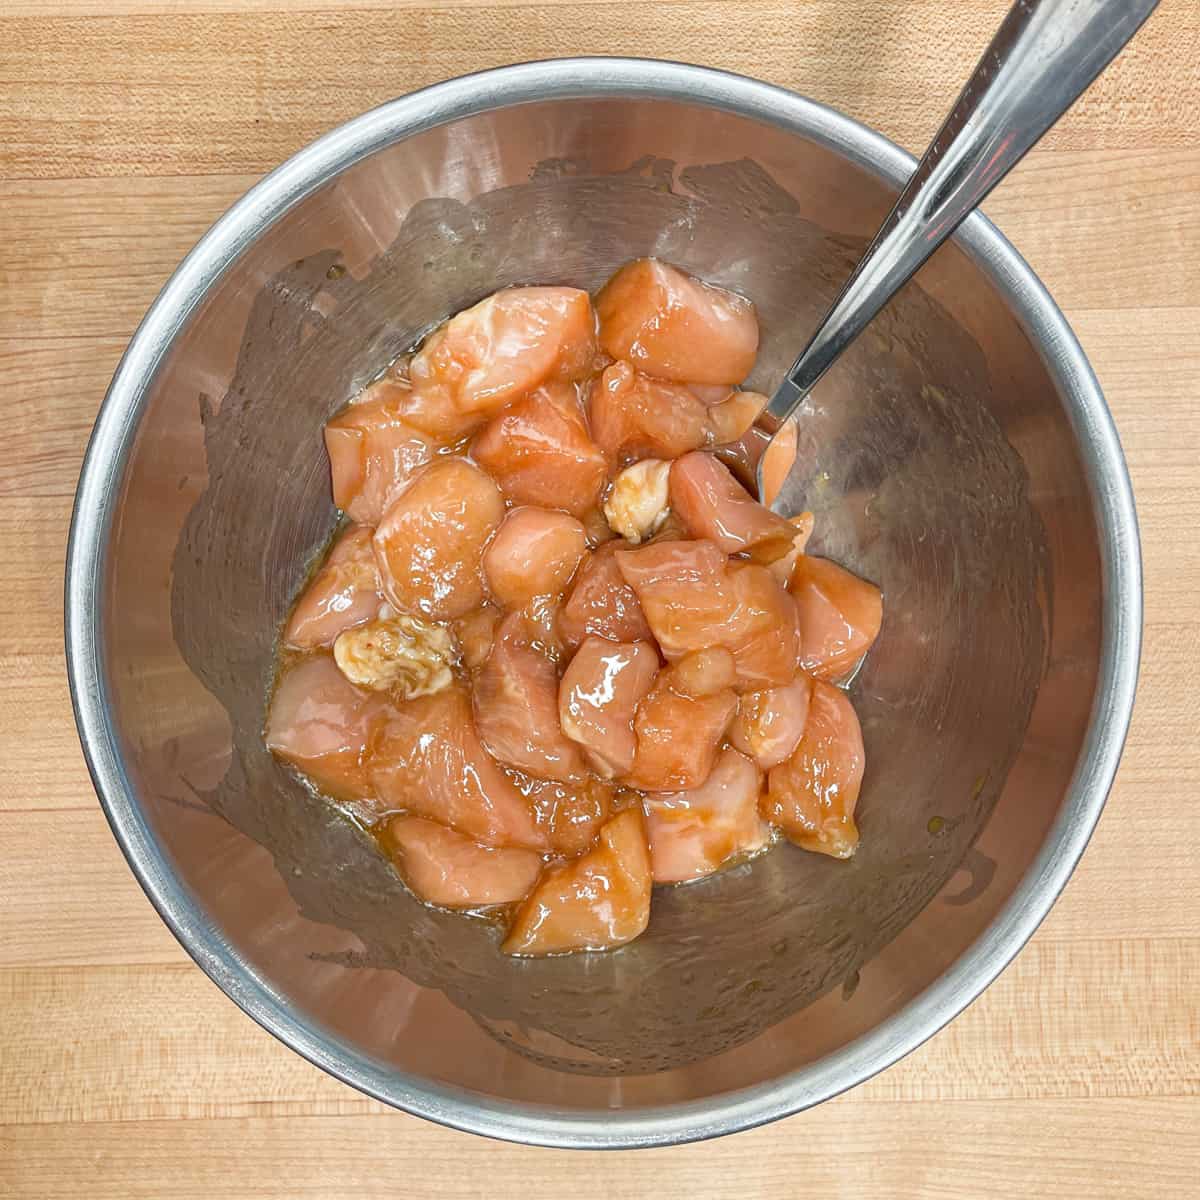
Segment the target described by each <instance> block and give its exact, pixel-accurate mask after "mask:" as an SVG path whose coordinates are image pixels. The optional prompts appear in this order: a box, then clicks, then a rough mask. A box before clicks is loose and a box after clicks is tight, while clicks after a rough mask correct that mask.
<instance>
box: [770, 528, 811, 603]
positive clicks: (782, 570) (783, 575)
mask: <svg viewBox="0 0 1200 1200" xmlns="http://www.w3.org/2000/svg"><path fill="white" fill-rule="evenodd" d="M788 524H789V525H791V527H792V529H793V530H794V531H795V532H794V533H793V535H792V548H791V549H790V550H789V551H788V552H787V553H786V554H785V555H784V556H783V557H782V558H777V559H776V560H775V561H774V562H773V563H769V564H768V567H767V569H768V570H769V571H770V572H771V574H772V575H773V576H774V577H775V579H776V580H777V581H778V582H779V583H781V584H783V586H784V587H787V586H788V585H789V584H790V583H791V581H792V575H793V574H794V573H795V570H796V563H797V562H798V561H799V560H800V556H801V555H802V554H803V553H804V551H805V550H806V549H807V548H808V539H809V538H811V537H812V531H813V525H814V519H813V515H812V513H810V512H802V513H801V514H800V515H799V516H796V517H789V518H788Z"/></svg>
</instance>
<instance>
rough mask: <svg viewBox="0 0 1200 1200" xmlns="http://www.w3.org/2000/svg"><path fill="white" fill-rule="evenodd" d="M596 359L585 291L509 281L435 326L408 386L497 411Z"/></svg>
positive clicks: (582, 371)
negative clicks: (512, 284) (513, 285)
mask: <svg viewBox="0 0 1200 1200" xmlns="http://www.w3.org/2000/svg"><path fill="white" fill-rule="evenodd" d="M595 358H596V317H595V313H594V312H593V311H592V302H591V299H590V298H589V297H588V294H587V293H586V292H581V291H578V290H577V289H575V288H565V287H522V288H506V289H504V290H503V291H499V292H496V293H495V294H494V295H492V296H489V297H488V298H487V299H486V300H482V301H480V302H479V303H478V304H476V305H475V306H474V307H473V308H468V309H466V310H464V311H463V312H460V313H459V314H458V315H457V316H456V317H452V318H451V319H450V320H449V321H447V322H446V324H445V325H443V326H441V327H440V328H439V329H437V330H435V331H434V332H433V333H432V334H431V335H430V336H429V337H428V338H427V339H426V342H425V345H424V346H422V347H421V349H420V350H419V351H418V352H417V354H416V355H414V357H413V360H412V364H411V366H410V368H409V373H410V376H411V378H412V385H413V390H414V392H415V393H417V395H418V396H420V395H421V394H422V393H424V392H427V391H440V392H443V393H445V394H447V395H448V396H449V397H450V399H451V401H452V402H453V404H454V405H455V406H456V407H457V408H458V409H459V411H461V412H464V413H481V414H484V413H494V412H497V411H498V410H499V409H501V408H503V407H504V406H505V405H506V404H508V403H509V402H510V401H512V400H516V399H518V398H519V397H521V396H523V395H525V394H526V393H528V392H531V391H533V389H534V388H536V387H539V386H541V385H542V384H543V383H546V382H547V381H550V380H557V381H563V380H572V379H580V378H582V377H583V376H584V375H586V374H587V373H588V372H589V371H590V370H591V368H592V364H593V362H594V361H595Z"/></svg>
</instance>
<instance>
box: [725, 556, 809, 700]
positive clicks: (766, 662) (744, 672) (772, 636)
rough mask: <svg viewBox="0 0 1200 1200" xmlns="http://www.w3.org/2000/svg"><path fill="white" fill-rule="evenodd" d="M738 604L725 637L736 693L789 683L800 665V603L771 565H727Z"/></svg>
mask: <svg viewBox="0 0 1200 1200" xmlns="http://www.w3.org/2000/svg"><path fill="white" fill-rule="evenodd" d="M729 578H730V580H731V582H732V586H733V593H734V597H735V604H734V609H733V614H734V615H733V616H732V617H731V618H730V621H731V624H730V630H729V632H728V634H727V635H726V636H725V638H724V639H723V641H724V644H725V646H726V647H727V648H728V649H729V651H730V652H731V653H732V654H733V661H734V663H735V664H736V666H737V678H738V683H737V686H738V690H739V691H761V690H763V689H764V688H772V687H781V686H782V685H783V684H785V683H791V681H792V679H793V678H794V677H795V674H796V670H797V668H798V665H799V657H800V640H799V637H798V636H797V617H796V602H795V601H794V600H793V599H792V597H791V596H789V595H788V593H787V591H786V589H784V588H783V587H782V586H781V585H780V583H779V581H778V580H777V579H776V578H775V577H774V576H773V575H772V574H771V572H770V570H769V569H768V568H767V567H760V566H758V565H757V564H755V563H739V562H734V563H730V564H729Z"/></svg>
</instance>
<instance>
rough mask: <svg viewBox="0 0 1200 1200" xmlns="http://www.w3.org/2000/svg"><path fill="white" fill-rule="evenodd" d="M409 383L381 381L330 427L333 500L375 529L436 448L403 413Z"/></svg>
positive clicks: (327, 438)
mask: <svg viewBox="0 0 1200 1200" xmlns="http://www.w3.org/2000/svg"><path fill="white" fill-rule="evenodd" d="M408 399H409V389H408V388H407V387H406V386H404V385H403V384H399V383H394V382H389V381H387V380H381V381H380V382H379V383H376V384H373V385H372V386H371V387H369V388H368V389H367V390H366V392H365V393H364V394H363V397H362V399H361V400H358V401H356V402H355V403H354V404H351V405H350V407H349V408H346V409H343V410H342V412H340V413H338V415H337V416H336V417H334V418H333V419H332V420H331V421H329V422H328V423H327V424H326V426H325V449H326V450H327V451H328V453H329V467H330V473H331V475H332V477H333V502H334V504H336V505H337V506H338V508H340V509H342V511H343V512H345V513H346V515H347V516H349V517H350V519H351V520H353V521H360V522H363V523H364V524H367V525H374V524H376V523H377V522H378V521H379V518H380V517H382V516H383V512H384V509H386V508H387V506H388V503H389V502H390V501H391V499H392V497H393V496H395V495H396V493H397V492H398V491H399V489H400V488H401V487H402V486H403V485H404V484H405V483H406V482H407V481H408V479H409V477H410V476H411V475H412V474H413V472H414V471H416V470H418V469H419V468H421V467H423V466H424V465H425V464H426V463H427V462H429V461H431V460H432V458H433V456H434V454H435V453H436V449H437V447H436V444H435V442H434V440H433V439H432V438H431V437H429V436H428V435H427V434H424V433H422V432H421V431H420V430H419V429H416V428H415V427H414V426H413V425H412V424H410V423H409V422H408V421H407V420H405V418H404V416H403V415H402V413H403V410H404V405H405V403H406V402H407V400H408Z"/></svg>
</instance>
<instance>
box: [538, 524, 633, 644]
mask: <svg viewBox="0 0 1200 1200" xmlns="http://www.w3.org/2000/svg"><path fill="white" fill-rule="evenodd" d="M620 544H621V543H616V542H610V543H608V544H606V545H604V546H601V547H600V548H599V549H598V550H597V551H596V552H595V553H594V554H593V555H592V556H591V558H589V559H587V560H586V561H585V562H584V564H583V566H582V567H580V569H579V574H578V575H577V576H576V577H575V583H574V586H573V587H572V588H571V594H570V595H569V596H568V597H567V601H566V603H565V604H564V605H563V607H562V610H561V612H560V613H559V616H558V632H559V635H560V636H561V637H562V639H563V641H564V642H565V643H566V645H567V647H568V648H570V649H573V648H575V647H577V646H578V645H579V644H580V643H581V642H582V641H583V639H584V638H585V637H587V636H588V635H589V634H594V635H595V636H596V637H602V638H607V639H608V640H609V641H610V642H644V641H648V640H649V639H650V626H649V625H648V624H647V623H646V617H645V614H644V613H643V612H642V606H641V604H639V603H638V598H637V594H636V593H635V592H634V590H633V588H631V587H630V586H629V584H628V583H626V582H625V578H624V576H623V575H622V574H621V572H620V570H619V569H618V567H617V560H616V558H615V554H616V551H617V549H618V547H619V545H620Z"/></svg>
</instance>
